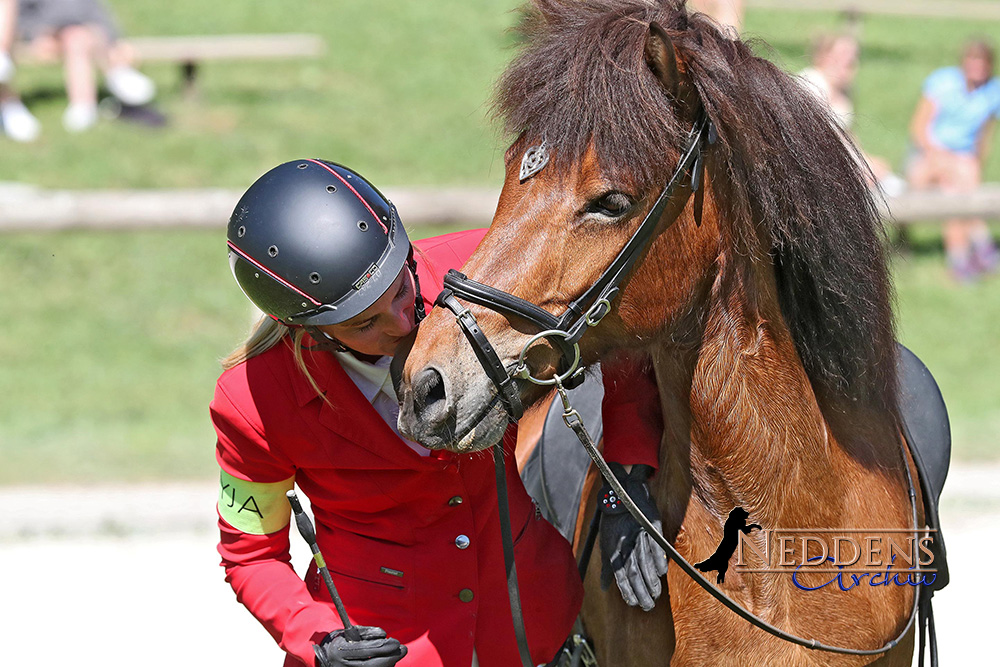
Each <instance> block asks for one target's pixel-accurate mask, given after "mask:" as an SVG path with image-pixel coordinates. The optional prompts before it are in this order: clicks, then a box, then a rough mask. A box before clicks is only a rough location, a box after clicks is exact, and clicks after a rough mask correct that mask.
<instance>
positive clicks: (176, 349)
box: [0, 0, 1000, 484]
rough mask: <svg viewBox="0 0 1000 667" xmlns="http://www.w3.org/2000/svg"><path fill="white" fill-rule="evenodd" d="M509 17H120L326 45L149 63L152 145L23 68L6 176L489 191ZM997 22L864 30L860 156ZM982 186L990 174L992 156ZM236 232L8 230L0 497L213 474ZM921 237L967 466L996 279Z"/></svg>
mask: <svg viewBox="0 0 1000 667" xmlns="http://www.w3.org/2000/svg"><path fill="white" fill-rule="evenodd" d="M515 6H516V3H513V2H508V1H500V0H489V1H479V2H476V3H468V2H458V1H453V0H425V1H424V2H386V1H382V0H375V1H369V2H364V3H360V2H342V1H337V2H329V1H327V2H319V1H311V2H300V3H276V2H262V1H256V0H254V1H251V0H240V1H236V0H228V1H224V2H217V3H212V4H206V3H197V4H196V3H194V2H192V1H191V0H175V1H174V2H171V3H162V2H152V0H132V1H131V2H125V1H124V0H118V1H117V2H116V3H115V7H116V9H117V10H118V13H119V16H120V18H121V23H122V24H123V26H124V27H125V29H126V31H127V32H128V33H129V34H133V35H157V34H198V33H219V32H316V33H320V34H322V35H323V36H324V37H325V39H326V40H327V43H328V47H329V52H328V54H327V55H326V56H324V57H323V58H321V59H319V60H315V61H300V62H291V63H279V62H273V63H257V64H223V63H217V64H206V65H205V66H204V67H203V69H202V72H201V79H200V81H199V94H198V96H197V97H196V98H194V99H186V98H184V97H183V96H182V95H181V94H180V90H179V87H178V83H179V77H178V74H177V72H176V70H175V68H172V67H168V66H155V67H153V66H150V67H147V68H146V71H147V72H148V73H150V74H151V75H152V76H153V77H154V78H155V79H156V81H157V83H158V84H159V86H160V90H161V95H160V98H159V103H160V104H161V106H162V108H163V109H164V111H166V112H167V113H168V115H169V116H170V119H171V126H170V127H169V128H167V129H165V130H162V131H150V130H146V129H143V128H136V127H131V126H127V125H125V124H122V123H116V122H104V123H102V124H101V125H100V126H98V127H97V128H96V129H95V130H94V131H92V132H90V133H86V134H83V135H68V134H66V133H65V132H64V131H63V130H62V128H61V126H60V124H59V116H60V114H61V113H62V109H63V106H64V100H63V99H62V97H61V88H60V86H61V84H60V80H59V72H58V71H57V70H56V69H53V68H44V67H42V68H25V69H24V71H22V72H21V76H20V79H19V83H20V85H21V87H22V89H23V91H24V92H25V97H26V98H27V100H28V102H29V104H30V105H31V106H32V108H33V109H34V110H35V111H36V112H37V113H38V115H39V117H40V118H41V120H42V122H43V124H44V135H43V139H42V140H41V141H40V142H39V143H38V144H36V145H31V146H20V145H16V144H12V143H11V142H9V141H2V143H0V151H2V156H0V181H21V182H26V183H35V184H40V185H43V186H46V187H73V188H106V187H202V186H227V187H236V188H240V187H245V186H246V185H247V184H249V182H251V181H252V180H253V179H254V178H255V177H256V176H257V175H259V174H260V173H261V172H263V171H264V170H266V169H267V168H269V167H270V166H273V165H274V164H276V163H278V162H281V161H284V160H286V159H292V158H295V157H301V156H305V155H314V156H322V157H327V158H331V159H336V160H340V161H343V162H346V163H348V164H351V165H352V166H356V167H357V168H358V169H359V170H360V171H361V172H362V173H365V174H366V175H368V176H369V177H370V178H371V179H372V180H374V181H375V182H377V183H379V184H387V185H404V184H406V185H409V184H448V185H453V184H458V185H462V184H475V185H496V186H498V185H499V183H500V182H501V180H502V169H501V156H502V153H503V149H504V148H505V142H504V140H503V138H502V137H499V136H498V134H497V132H496V130H495V127H494V125H493V124H492V123H491V121H490V119H489V118H488V106H487V99H488V96H489V92H490V88H491V85H492V83H493V81H494V80H495V79H496V76H497V75H498V74H499V72H500V71H501V70H502V68H503V66H504V64H505V63H506V62H507V61H508V60H509V58H510V57H511V54H512V50H511V47H512V45H513V43H514V39H513V37H512V35H511V34H510V33H509V32H507V31H506V29H507V28H509V27H510V26H511V25H513V24H514V23H515V21H516V13H514V12H513V11H512V10H513V9H514V7H515ZM839 21H840V19H839V18H838V17H837V16H835V15H833V14H829V15H827V14H814V13H808V14H807V13H792V12H764V11H751V12H750V14H749V16H748V21H747V33H748V34H751V35H757V36H760V37H762V38H764V39H766V40H767V41H768V42H770V44H771V45H772V46H773V50H770V51H769V50H768V49H767V48H765V47H763V46H762V47H759V48H760V51H761V52H762V53H767V54H768V55H769V57H771V58H773V59H775V60H776V61H778V62H779V63H781V64H782V65H783V66H785V67H786V68H788V69H790V70H797V69H799V68H801V67H802V66H803V65H804V53H805V50H806V45H807V42H808V40H809V38H810V37H811V36H812V35H813V34H815V32H816V31H818V30H820V29H823V28H830V27H835V26H837V25H839ZM985 27H987V28H990V29H991V30H993V31H996V29H997V28H1000V25H996V26H993V25H988V26H985ZM983 28H984V26H983V25H980V24H976V23H971V22H961V21H947V20H933V21H931V20H926V19H923V20H921V19H902V18H878V17H868V18H866V19H865V21H864V23H863V29H862V33H861V38H862V44H863V56H862V68H861V71H860V74H859V77H858V82H857V86H856V106H857V110H858V112H859V120H858V125H857V131H858V134H859V136H860V137H861V140H862V143H863V144H864V146H865V147H866V149H867V150H868V151H869V152H871V153H875V154H881V155H885V156H886V157H888V158H890V159H891V160H892V161H894V163H895V164H896V165H897V167H898V166H899V163H900V160H901V159H902V157H903V155H904V154H905V150H906V124H907V123H908V121H909V115H910V113H911V111H912V109H913V106H914V105H915V103H916V101H917V99H918V97H919V88H920V83H921V81H922V79H923V77H924V76H925V75H926V74H927V73H929V72H930V71H931V70H932V69H934V68H936V67H939V66H943V65H947V64H951V63H953V62H954V61H955V59H956V54H957V51H958V49H959V47H960V45H961V42H962V40H963V39H964V38H965V37H966V36H967V35H969V34H972V33H974V32H977V31H979V30H982V29H983ZM987 176H988V177H989V178H991V179H993V180H1000V160H994V161H993V162H992V163H991V164H990V166H989V168H988V170H987ZM403 215H404V218H405V212H403ZM222 222H223V221H220V228H219V229H216V230H199V231H192V230H156V231H154V230H136V231H130V232H115V233H110V232H84V231H72V232H64V233H58V234H41V233H38V234H33V233H16V234H4V235H0V285H2V287H0V312H2V313H3V314H4V323H3V325H2V326H0V397H3V398H2V399H0V483H2V484H16V483H38V482H97V481H109V480H112V481H114V480H145V479H183V478H206V477H209V476H211V475H213V474H214V470H215V465H214V461H213V446H212V445H213V440H214V437H213V432H212V429H211V426H210V424H209V421H208V410H207V405H208V401H209V400H210V398H211V393H212V389H213V384H214V380H215V378H216V376H217V374H218V372H219V369H218V363H217V361H218V359H219V358H220V357H221V356H223V355H224V354H225V353H226V352H228V351H229V349H231V348H232V347H233V346H235V345H236V344H237V343H238V342H239V341H240V339H241V338H242V337H243V335H244V333H245V332H246V329H247V327H248V325H249V320H250V312H249V309H248V307H247V304H246V302H245V299H244V298H243V296H242V294H241V293H240V292H239V290H238V289H237V288H236V286H235V284H234V283H233V281H232V278H231V276H230V275H229V271H228V264H227V262H226V260H225V254H224V250H223V248H224V231H223V229H222V226H221V225H222ZM995 231H998V230H995ZM423 233H431V232H430V230H428V231H425V232H423ZM418 235H419V233H418ZM914 236H915V238H914V247H913V251H912V252H911V253H909V254H907V255H906V256H897V257H896V258H895V260H894V271H895V274H896V285H897V291H898V306H899V307H898V313H899V326H900V337H901V339H902V340H903V342H904V343H906V344H907V345H909V346H910V347H911V348H912V349H913V350H914V351H916V352H917V354H918V355H920V356H921V357H922V358H923V359H924V360H925V362H926V363H927V364H928V366H930V368H931V370H932V371H933V372H934V373H935V374H936V375H937V377H938V380H939V382H940V383H941V386H942V390H943V391H944V394H945V398H946V400H947V402H948V404H949V408H950V410H951V415H952V427H953V433H954V440H955V450H956V456H958V457H960V458H963V459H967V460H985V459H997V458H1000V449H998V446H997V440H998V435H1000V391H998V380H997V378H998V377H1000V361H998V360H997V350H998V348H1000V334H998V331H1000V326H998V325H1000V280H993V281H987V282H984V283H981V284H978V285H973V286H957V285H954V284H952V283H951V282H949V281H948V279H947V276H946V275H945V272H944V268H943V259H942V256H941V250H940V235H939V233H938V231H937V228H936V226H929V227H926V228H921V229H920V230H918V231H917V232H916V233H915V235H914Z"/></svg>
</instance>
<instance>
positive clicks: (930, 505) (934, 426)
mask: <svg viewBox="0 0 1000 667" xmlns="http://www.w3.org/2000/svg"><path fill="white" fill-rule="evenodd" d="M897 348H898V353H899V357H898V359H897V363H896V371H897V373H898V375H899V413H900V417H901V418H902V422H903V423H902V430H903V436H904V437H905V439H906V442H907V444H908V445H909V448H910V453H911V454H912V455H913V461H914V463H915V464H916V466H917V476H918V477H919V478H920V490H921V492H922V493H923V496H924V518H925V521H926V523H927V526H928V527H930V528H932V529H934V530H936V531H938V532H937V533H935V534H934V540H933V542H932V544H931V552H932V553H933V554H934V566H935V567H936V568H937V576H936V577H935V580H934V584H933V585H931V586H930V587H929V588H930V589H931V590H932V591H934V590H940V589H942V588H944V587H945V586H947V585H948V579H949V577H948V562H947V553H946V551H945V546H944V535H942V534H941V522H940V520H939V518H938V501H939V500H940V498H941V489H943V488H944V482H945V478H946V477H947V476H948V466H949V462H950V460H951V428H950V426H949V424H948V410H947V408H946V407H945V404H944V399H943V398H942V396H941V390H940V389H939V388H938V385H937V382H935V381H934V377H933V376H932V375H931V372H930V371H929V370H927V367H926V366H925V365H924V364H923V362H922V361H920V359H918V358H917V355H915V354H913V352H911V351H910V350H908V349H907V348H906V347H904V346H903V345H901V344H898V343H897Z"/></svg>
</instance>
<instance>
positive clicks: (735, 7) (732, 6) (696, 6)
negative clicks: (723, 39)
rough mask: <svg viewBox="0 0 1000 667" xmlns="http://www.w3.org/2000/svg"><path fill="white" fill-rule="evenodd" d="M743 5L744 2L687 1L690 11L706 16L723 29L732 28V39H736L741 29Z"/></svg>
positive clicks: (717, 0) (716, 0)
mask: <svg viewBox="0 0 1000 667" xmlns="http://www.w3.org/2000/svg"><path fill="white" fill-rule="evenodd" d="M743 3H744V0H688V5H689V6H690V8H691V9H693V10H695V11H698V12H703V13H705V14H708V15H709V16H711V17H712V18H713V19H715V21H716V23H718V24H719V25H721V26H723V27H727V26H728V27H730V28H732V29H733V30H734V31H735V32H734V33H733V35H732V36H733V37H738V36H739V34H740V30H742V29H743Z"/></svg>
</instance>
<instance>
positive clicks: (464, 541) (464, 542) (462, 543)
mask: <svg viewBox="0 0 1000 667" xmlns="http://www.w3.org/2000/svg"><path fill="white" fill-rule="evenodd" d="M469 542H470V540H469V536H468V535H459V536H458V537H456V538H455V546H456V547H458V548H459V549H468V548H469Z"/></svg>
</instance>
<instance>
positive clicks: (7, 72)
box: [0, 51, 14, 83]
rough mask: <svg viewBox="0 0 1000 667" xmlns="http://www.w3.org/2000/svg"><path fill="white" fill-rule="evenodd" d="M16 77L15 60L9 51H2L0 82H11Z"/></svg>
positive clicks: (0, 54) (0, 57)
mask: <svg viewBox="0 0 1000 667" xmlns="http://www.w3.org/2000/svg"><path fill="white" fill-rule="evenodd" d="M13 78H14V61H13V60H11V59H10V54H9V53H4V52H3V51H0V83H10V81H11V79H13Z"/></svg>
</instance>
